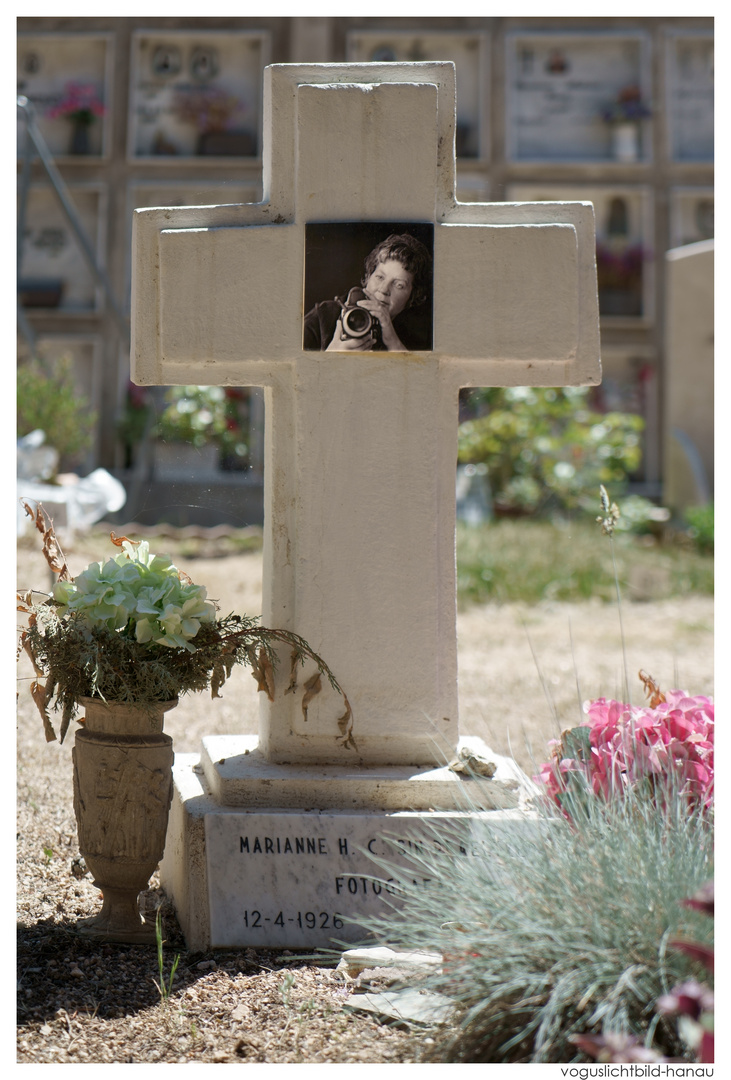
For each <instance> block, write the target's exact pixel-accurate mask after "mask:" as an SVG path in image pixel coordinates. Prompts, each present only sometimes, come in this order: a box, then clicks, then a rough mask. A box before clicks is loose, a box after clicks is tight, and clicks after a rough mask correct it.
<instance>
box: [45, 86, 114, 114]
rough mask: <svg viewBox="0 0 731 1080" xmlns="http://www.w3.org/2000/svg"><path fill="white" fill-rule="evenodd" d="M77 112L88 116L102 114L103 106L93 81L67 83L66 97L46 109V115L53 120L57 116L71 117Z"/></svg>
mask: <svg viewBox="0 0 731 1080" xmlns="http://www.w3.org/2000/svg"><path fill="white" fill-rule="evenodd" d="M78 114H82V115H84V114H85V115H88V116H89V117H92V116H103V115H104V106H103V105H102V103H101V101H100V100H99V98H98V96H97V91H96V87H95V86H94V84H93V83H67V84H66V97H65V98H64V99H63V101H60V102H59V103H58V105H53V106H52V107H51V108H50V109H49V110H48V116H50V117H51V118H52V119H54V120H55V119H56V118H57V117H59V116H70V117H72V118H73V117H74V116H76V115H78Z"/></svg>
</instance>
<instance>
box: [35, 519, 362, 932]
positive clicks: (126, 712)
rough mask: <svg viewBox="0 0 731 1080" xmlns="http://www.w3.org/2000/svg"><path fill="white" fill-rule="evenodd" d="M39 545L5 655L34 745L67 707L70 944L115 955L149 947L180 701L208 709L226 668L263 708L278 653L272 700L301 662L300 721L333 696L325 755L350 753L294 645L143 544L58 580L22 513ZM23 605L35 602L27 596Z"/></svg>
mask: <svg viewBox="0 0 731 1080" xmlns="http://www.w3.org/2000/svg"><path fill="white" fill-rule="evenodd" d="M24 506H25V509H26V512H27V513H28V514H29V516H31V517H32V518H33V519H34V523H35V525H36V528H37V529H38V531H39V532H40V533H41V534H42V536H43V553H44V555H45V557H46V561H47V562H48V564H49V566H50V568H51V570H52V571H53V573H54V574H55V575H56V580H55V583H54V585H53V589H52V591H51V593H50V595H46V596H45V598H44V599H43V600H42V601H41V602H34V594H33V592H28V593H25V594H19V595H18V609H19V610H20V611H22V612H24V613H25V615H26V616H27V623H28V625H27V627H26V628H25V629H23V630H22V632H21V635H20V646H19V649H18V654H19V655H20V653H21V651H25V652H26V653H27V654H28V656H29V657H30V659H31V661H32V664H33V667H34V670H35V674H36V678H35V680H34V681H33V682H32V684H31V694H32V696H33V699H34V701H35V702H36V705H37V706H38V709H39V711H40V713H41V716H42V718H43V723H44V728H45V732H46V739H47V740H49V741H50V740H52V739H55V738H56V732H55V730H54V727H53V723H52V720H51V715H50V710H51V708H53V710H55V711H57V712H60V714H61V723H60V732H59V734H60V739H61V741H62V742H63V739H64V737H65V735H66V733H67V731H68V727H69V724H70V721H71V720H72V719H73V718H74V717H75V715H76V713H77V711H78V709H79V706H81V707H82V708H83V709H84V713H85V715H84V717H83V718H79V724H80V725H81V727H80V730H79V731H77V732H76V737H75V745H74V749H73V761H74V810H75V812H76V818H77V822H78V826H79V847H80V849H81V852H82V854H83V855H84V857H85V859H86V863H87V865H88V866H89V868H90V869H91V871H92V873H93V874H94V878H95V884H96V885H98V887H99V888H101V889H102V891H103V897H104V906H103V908H102V911H101V913H100V914H99V915H97V916H94V918H92V919H88V920H83V921H82V923H80V924H78V925H77V930H78V931H79V932H80V933H82V934H85V935H86V936H91V937H102V938H104V939H105V940H110V941H112V940H115V941H127V942H135V941H147V940H149V939H150V938H152V939H153V940H154V928H153V927H150V926H148V925H147V924H143V922H142V920H141V918H140V915H139V912H138V905H137V896H138V894H139V892H140V891H141V890H142V889H144V888H145V886H146V884H147V881H148V880H149V878H150V875H151V874H152V873H153V871H154V870H155V867H156V866H157V864H158V862H159V861H160V859H161V858H162V853H163V849H164V844H165V832H166V828H167V817H168V811H169V808H170V801H171V798H172V763H173V751H172V739H171V738H170V736H168V735H165V734H163V720H164V714H165V712H166V711H168V710H169V709H172V708H174V706H175V705H177V703H178V698H179V697H180V695H181V694H185V693H189V692H191V691H197V690H206V689H208V688H210V691H211V695H212V697H218V696H220V695H219V690H220V688H221V686H222V685H223V684H224V682H225V681H226V679H227V678H228V676H229V675H230V674H231V671H232V670H233V667H234V665H236V664H244V665H247V666H249V667H250V668H251V670H252V674H253V676H254V678H255V679H256V682H257V686H258V689H259V690H262V691H264V692H265V693H266V694H267V696H268V697H269V698H270V699H271V700H273V698H274V667H275V664H276V662H277V656H276V653H275V647H276V646H277V645H278V644H283V645H285V646H287V647H289V649H290V678H289V685H288V686H287V690H286V691H285V692H293V691H295V690H296V689H297V671H298V668H299V667H300V666H301V665H304V664H306V663H307V662H314V665H315V671H314V673H313V674H312V675H311V676H310V677H309V678H308V679H307V680H306V681H305V683H304V686H303V690H304V692H303V695H302V710H303V713H304V716H305V719H306V718H307V706H308V704H309V702H310V701H311V700H312V698H313V697H314V696H315V695H316V694H317V693H319V691H320V689H321V686H322V677H323V676H324V677H325V678H326V679H327V680H328V681H329V683H330V685H331V686H332V687H333V688H334V689H335V690H337V691H338V692H339V693H340V694H342V696H343V701H344V712H343V715H342V716H341V717H340V718H339V720H338V730H339V732H340V734H339V736H338V741H339V742H340V743H341V745H342V746H343V748H345V749H356V746H355V742H354V739H353V730H352V729H353V720H352V713H351V709H350V705H349V703H348V700H347V697H346V696H345V694H344V693H343V691H342V689H341V688H340V686H339V684H338V683H337V681H336V679H335V677H334V675H333V673H332V672H331V671H330V669H329V668H328V666H327V664H326V663H325V662H324V661H323V660H322V658H321V657H319V656H318V655H317V654H316V653H315V652H314V651H313V650H312V649H311V648H310V646H309V645H308V644H307V642H306V641H305V640H304V639H303V638H301V637H300V636H299V635H297V634H295V633H293V632H291V631H289V630H276V629H269V628H267V627H263V626H258V625H257V622H256V620H255V619H252V618H249V617H247V616H240V615H228V616H225V617H219V616H218V613H217V609H216V606H215V604H213V603H212V602H211V601H210V600H208V599H207V596H206V590H205V589H204V588H203V587H202V586H200V585H195V584H194V583H193V582H192V581H191V580H190V578H188V577H187V575H185V574H183V573H182V572H181V571H180V570H178V569H177V567H176V566H174V565H173V563H172V561H171V560H170V558H168V556H166V555H154V554H153V553H152V552H151V551H150V549H149V545H148V544H147V542H146V541H139V542H136V541H133V540H130V539H128V538H127V537H115V536H114V534H113V533H112V535H111V540H112V543H113V545H114V546H115V548H116V549H117V550H116V552H115V554H113V555H112V556H111V557H110V558H108V559H107V560H106V561H105V562H95V563H91V565H90V566H88V567H87V568H86V569H85V570H84V571H83V572H82V573H81V574H79V575H77V576H76V577H75V578H71V576H70V574H69V571H68V567H67V565H66V560H65V557H64V555H63V552H62V551H61V548H60V545H59V543H58V540H57V538H56V536H55V533H54V531H53V526H52V523H51V521H50V519H49V518H48V516H47V515H46V513H45V511H44V510H43V507H42V506H41V505H40V504H38V505H37V507H36V509H35V510H34V509H33V508H32V507H31V506H30V505H29V504H28V503H24ZM36 595H37V594H36Z"/></svg>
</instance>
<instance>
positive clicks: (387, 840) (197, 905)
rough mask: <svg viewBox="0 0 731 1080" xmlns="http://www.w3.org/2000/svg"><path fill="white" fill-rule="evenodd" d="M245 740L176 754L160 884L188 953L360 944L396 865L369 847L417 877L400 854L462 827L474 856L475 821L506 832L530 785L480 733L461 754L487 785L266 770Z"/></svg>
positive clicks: (253, 743)
mask: <svg viewBox="0 0 731 1080" xmlns="http://www.w3.org/2000/svg"><path fill="white" fill-rule="evenodd" d="M257 743H258V739H257V737H256V736H254V735H249V736H247V735H240V736H230V735H221V736H210V737H208V738H205V739H204V740H203V743H202V752H201V755H200V757H199V756H198V755H195V754H179V755H177V756H176V759H175V766H174V770H173V776H174V794H173V804H172V808H171V812H170V822H169V825H168V833H167V840H166V845H165V854H164V857H163V861H162V863H161V866H160V879H161V884H162V887H163V889H164V890H165V892H166V893H167V894H168V896H169V897H170V898H171V899H172V901H173V904H174V906H175V909H176V912H177V915H178V919H179V922H180V926H181V929H182V931H183V934H184V935H185V940H186V944H187V946H188V948H189V949H190V950H191V951H195V952H197V951H205V950H207V949H210V948H245V947H253V948H257V947H260V948H289V949H292V948H304V949H309V948H328V947H333V948H338V947H339V946H340V944H341V943H343V942H346V943H354V942H360V941H362V940H363V939H364V936H365V931H364V929H363V927H362V926H361V925H359V923H358V919H359V918H362V917H367V916H372V915H375V914H378V913H381V912H383V911H384V910H385V905H384V901H385V900H388V901H389V902H393V901H394V899H395V897H396V892H395V887H394V883H393V880H391V881H389V878H392V877H393V873H394V870H393V869H391V870H389V869H385V868H384V867H382V866H379V864H378V863H377V862H375V861H374V859H372V858H371V857H370V855H373V856H375V858H376V859H378V858H382V859H385V860H387V861H388V863H390V864H392V866H393V867H395V866H398V865H405V866H408V867H409V879H410V880H411V879H413V880H419V877H418V874H416V875H414V874H412V869H413V868H412V867H411V866H409V864H408V861H406V862H405V861H404V853H407V852H408V850H409V848H410V846H411V845H413V844H418V843H424V844H430V843H435V842H438V840H437V839H436V837H435V833H434V827H435V825H438V824H439V823H440V821H444V820H452V821H455V820H468V821H469V822H470V823H472V824H474V826H475V827H473V828H471V833H472V835H473V836H474V837H475V839H474V841H473V842H470V843H468V844H466V845H465V848H464V852H463V855H464V857H465V858H479V857H480V849H479V847H480V845H479V828H478V827H477V823H478V822H479V823H480V828H481V827H484V822H488V823H489V825H490V826H491V827H492V826H494V827H495V828H507V829H511V828H515V827H516V826H517V827H520V824H521V822H523V821H525V820H526V819H527V818H531V817H533V814H532V813H531V811H530V809H529V800H530V798H531V796H532V795H533V794H534V793H535V788H534V786H533V785H532V784H531V782H530V781H529V780H528V778H527V777H526V776H525V775H524V774H523V773H522V772H521V771H520V770H519V769H518V767H517V766H516V765H515V763H514V762H513V761H511V760H510V759H509V758H505V757H500V756H497V755H494V754H492V752H491V751H490V750H489V749H488V747H487V746H486V745H485V744H484V743H483V742H482V740H480V739H474V738H463V739H461V740H460V745H459V750H460V751H462V752H463V753H464V752H467V753H469V754H474V755H477V756H478V757H479V759H480V760H483V761H484V760H491V761H493V762H494V763H495V765H496V771H495V773H494V775H493V776H492V777H491V778H490V779H483V778H480V779H474V778H470V777H469V776H468V775H467V774H465V773H464V772H455V771H453V770H452V769H450V768H449V767H447V766H445V767H444V768H433V767H430V766H426V767H414V766H412V767H408V766H380V767H363V768H356V767H353V766H345V765H343V766H339V765H338V766H336V765H331V766H320V767H315V766H291V765H273V764H271V763H269V762H267V761H266V760H265V759H264V757H263V755H262V754H261V753H260V751H259V750H258V749H257ZM369 853H370V854H369ZM374 879H380V880H374ZM422 884H423V886H424V888H428V882H427V881H426V880H424V881H423V882H422ZM447 914H448V913H447Z"/></svg>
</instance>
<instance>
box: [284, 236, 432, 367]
mask: <svg viewBox="0 0 731 1080" xmlns="http://www.w3.org/2000/svg"><path fill="white" fill-rule="evenodd" d="M433 259H434V226H433V224H432V223H431V222H413V221H410V222H402V221H398V222H394V221H390V222H389V221H386V222H382V221H381V222H376V221H368V222H362V221H356V222H336V223H332V222H311V223H309V224H308V225H307V226H306V229H305V281H304V312H305V315H304V325H303V335H302V336H303V344H302V347H303V349H305V350H309V351H320V352H334V353H341V354H342V353H353V352H358V353H369V352H402V353H403V352H424V351H431V349H432V344H433V310H434V298H433Z"/></svg>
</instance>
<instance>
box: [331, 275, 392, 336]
mask: <svg viewBox="0 0 731 1080" xmlns="http://www.w3.org/2000/svg"><path fill="white" fill-rule="evenodd" d="M335 299H336V300H337V301H338V303H339V304H340V307H341V308H342V311H341V312H340V325H341V326H342V328H343V334H344V335H345V336H346V337H350V338H364V337H367V335H368V334H371V333H372V334H373V336H374V337H375V339H376V341H380V333H381V324H380V323H379V321H378V319H377V318H376V317H375V315H372V314H371V312H370V311H368V309H367V308H363V307H359V306H358V301H359V300H366V299H367V297H366V294H365V293H364V292H363V290H362V289H359V288H357V287H354V288H352V289H351V290H350V292H349V293H348V295H347V296H346V298H345V303H343V302H342V300H339V299H338V297H337V296H336V297H335Z"/></svg>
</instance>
